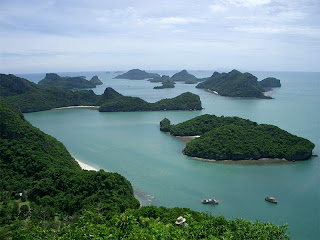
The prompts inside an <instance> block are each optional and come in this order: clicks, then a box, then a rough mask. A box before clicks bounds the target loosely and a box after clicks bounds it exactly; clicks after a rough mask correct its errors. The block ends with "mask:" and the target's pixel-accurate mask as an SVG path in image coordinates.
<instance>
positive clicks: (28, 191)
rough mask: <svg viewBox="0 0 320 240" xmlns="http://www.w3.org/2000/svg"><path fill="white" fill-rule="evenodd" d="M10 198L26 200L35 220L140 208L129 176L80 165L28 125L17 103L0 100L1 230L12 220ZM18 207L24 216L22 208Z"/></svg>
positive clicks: (13, 216)
mask: <svg viewBox="0 0 320 240" xmlns="http://www.w3.org/2000/svg"><path fill="white" fill-rule="evenodd" d="M19 193H22V196H19ZM15 199H16V200H17V199H19V201H22V202H23V201H26V200H28V201H29V205H30V207H31V208H32V217H34V218H35V220H53V219H54V216H55V215H56V214H60V215H63V216H71V215H74V214H79V213H81V211H82V210H83V209H87V210H90V209H97V208H99V212H100V213H103V214H104V215H105V216H106V217H110V218H111V216H113V215H114V214H115V213H120V212H123V211H124V210H125V209H127V208H137V207H139V202H138V200H136V199H135V198H134V196H133V189H132V186H131V184H130V182H129V181H128V180H126V179H125V178H124V177H122V176H121V175H119V174H117V173H109V172H104V171H103V170H100V171H99V172H94V171H84V170H81V168H80V166H79V165H78V163H77V162H76V161H75V160H74V159H73V158H72V157H71V156H70V154H69V153H68V151H67V150H66V148H65V147H64V146H63V144H62V143H60V142H58V141H57V140H56V139H55V138H53V137H51V136H49V135H47V134H45V133H43V132H41V131H40V130H39V129H37V128H35V127H33V126H32V125H31V124H30V123H29V122H27V121H26V120H25V119H24V116H23V115H22V113H21V112H20V111H19V109H18V108H17V107H14V106H12V105H8V104H5V103H2V102H0V203H1V204H0V212H1V217H0V220H1V222H0V224H1V225H0V226H1V231H0V233H1V234H3V233H4V232H10V227H11V224H14V221H15V220H16V217H15V216H16V215H17V214H13V215H12V212H13V211H15V212H19V211H18V210H19V209H18V210H17V208H18V207H17V205H15V204H13V203H14V202H13V201H14V200H15ZM12 205H13V206H12ZM15 206H16V210H14V207H15ZM28 208H29V206H28ZM8 209H9V211H8ZM20 211H22V212H23V215H25V213H24V211H26V207H23V208H22V209H21V208H20ZM17 217H18V216H17ZM0 238H1V237H0Z"/></svg>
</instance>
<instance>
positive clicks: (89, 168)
mask: <svg viewBox="0 0 320 240" xmlns="http://www.w3.org/2000/svg"><path fill="white" fill-rule="evenodd" d="M74 160H76V161H77V162H78V164H79V165H80V167H81V168H82V169H83V170H93V171H99V169H97V168H95V167H92V166H90V165H88V164H86V163H83V162H81V161H79V160H78V159H76V158H74Z"/></svg>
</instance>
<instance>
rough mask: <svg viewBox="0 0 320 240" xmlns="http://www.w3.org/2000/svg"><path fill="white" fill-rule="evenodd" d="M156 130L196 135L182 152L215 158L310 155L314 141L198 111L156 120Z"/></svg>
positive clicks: (244, 120) (243, 121)
mask: <svg viewBox="0 0 320 240" xmlns="http://www.w3.org/2000/svg"><path fill="white" fill-rule="evenodd" d="M160 130H161V131H165V132H169V133H170V134H171V135H174V136H196V135H200V137H199V138H196V139H194V140H192V141H191V142H189V143H187V144H186V147H185V149H184V153H185V154H186V155H188V156H191V157H199V158H205V159H215V160H246V159H247V160H251V159H260V158H281V159H282V158H285V159H286V160H305V159H309V158H310V157H311V156H312V150H313V148H314V147H315V145H314V144H313V143H312V142H310V141H309V140H307V139H304V138H301V137H298V136H295V135H293V134H290V133H288V132H287V131H285V130H282V129H280V128H278V127H276V126H273V125H268V124H257V123H256V122H252V121H250V120H246V119H242V118H239V117H217V116H215V115H209V114H206V115H202V116H199V117H196V118H193V119H191V120H188V121H186V122H183V123H180V124H177V125H171V124H170V120H169V119H163V120H162V121H161V122H160Z"/></svg>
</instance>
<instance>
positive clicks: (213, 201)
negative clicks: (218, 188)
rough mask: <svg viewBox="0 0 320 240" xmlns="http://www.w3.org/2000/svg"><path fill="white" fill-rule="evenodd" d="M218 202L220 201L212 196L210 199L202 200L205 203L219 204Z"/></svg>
mask: <svg viewBox="0 0 320 240" xmlns="http://www.w3.org/2000/svg"><path fill="white" fill-rule="evenodd" d="M218 202H219V201H217V200H215V199H212V198H210V199H204V200H202V201H201V203H203V204H209V203H210V204H218Z"/></svg>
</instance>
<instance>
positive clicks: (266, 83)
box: [259, 77, 281, 88]
mask: <svg viewBox="0 0 320 240" xmlns="http://www.w3.org/2000/svg"><path fill="white" fill-rule="evenodd" d="M259 83H260V85H261V86H262V87H264V88H275V87H281V83H280V79H277V78H274V77H268V78H265V79H263V80H262V81H260V82H259Z"/></svg>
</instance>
